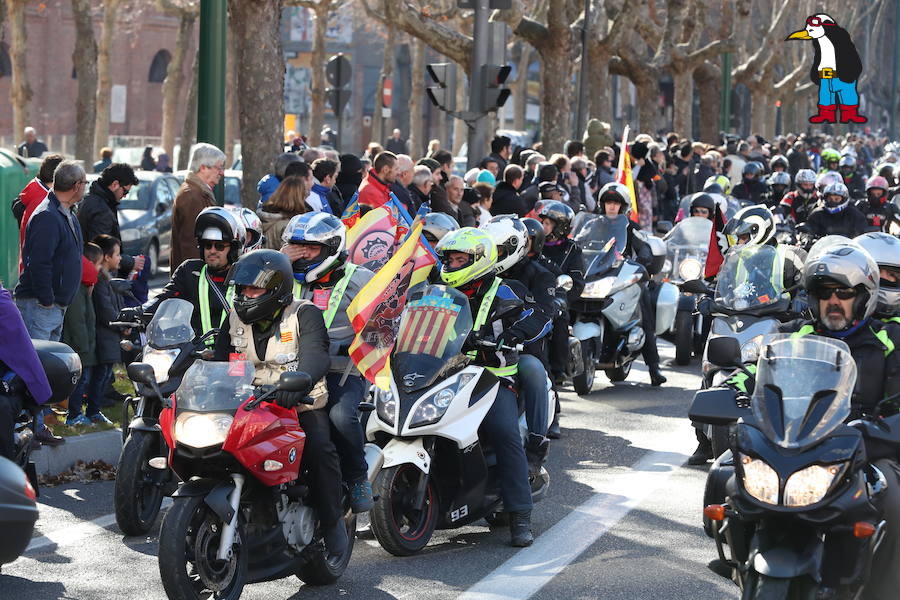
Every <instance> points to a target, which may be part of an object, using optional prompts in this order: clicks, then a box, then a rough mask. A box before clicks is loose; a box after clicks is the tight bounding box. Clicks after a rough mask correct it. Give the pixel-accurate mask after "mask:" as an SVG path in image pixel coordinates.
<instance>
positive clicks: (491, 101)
mask: <svg viewBox="0 0 900 600" xmlns="http://www.w3.org/2000/svg"><path fill="white" fill-rule="evenodd" d="M510 71H512V67H510V66H509V65H481V81H482V82H484V91H483V96H482V100H483V102H482V106H481V110H482V111H484V112H493V111H495V110H497V109H498V108H500V107H501V106H503V105H504V104H506V100H507V98H509V95H510V93H511V92H510V90H509V88H507V87H504V85H503V84H504V83H506V79H507V78H508V77H509V73H510Z"/></svg>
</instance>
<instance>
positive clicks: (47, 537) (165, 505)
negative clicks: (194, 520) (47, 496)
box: [25, 498, 172, 553]
mask: <svg viewBox="0 0 900 600" xmlns="http://www.w3.org/2000/svg"><path fill="white" fill-rule="evenodd" d="M170 506H172V499H171V498H163V502H162V508H161V510H168V509H169V507H170ZM115 523H116V515H115V513H113V514H109V515H103V516H102V517H97V518H96V519H94V520H92V521H85V522H84V523H79V524H78V525H74V526H72V527H64V528H61V529H59V530H56V531H51V532H49V533H46V534H44V535H42V536H39V537H36V538H34V539H33V540H31V543H30V544H28V547H27V548H26V549H25V553H29V552H34V551H36V550H41V549H43V548H46V547H47V546H56V547H59V546H68V545H70V544H74V543H75V542H80V541H81V540H83V539H86V538H89V537H93V536H95V535H100V534H102V533H110V531H109V529H108V528H109V527H111V526H112V525H115Z"/></svg>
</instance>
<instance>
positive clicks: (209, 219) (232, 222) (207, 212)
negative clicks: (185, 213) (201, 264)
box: [194, 206, 247, 263]
mask: <svg viewBox="0 0 900 600" xmlns="http://www.w3.org/2000/svg"><path fill="white" fill-rule="evenodd" d="M194 237H196V238H197V244H198V246H199V247H200V251H201V253H202V252H203V247H202V245H203V241H211V242H212V241H216V242H219V241H220V242H229V243H230V245H231V249H230V250H229V251H228V262H229V263H233V262H235V261H236V260H237V259H238V257H239V256H240V255H241V254H242V252H243V249H244V242H245V241H246V238H247V232H246V230H245V229H244V224H243V222H242V221H241V219H239V218H237V217H236V216H235V215H234V214H233V213H232V212H231V211H229V210H227V209H225V208H222V207H221V206H210V207H209V208H204V209H203V210H201V211H200V214H198V215H197V219H196V221H194ZM201 256H202V254H201Z"/></svg>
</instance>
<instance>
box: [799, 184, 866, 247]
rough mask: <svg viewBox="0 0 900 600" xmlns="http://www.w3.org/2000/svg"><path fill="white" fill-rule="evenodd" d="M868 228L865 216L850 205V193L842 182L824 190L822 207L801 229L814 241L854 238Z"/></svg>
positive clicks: (813, 213)
mask: <svg viewBox="0 0 900 600" xmlns="http://www.w3.org/2000/svg"><path fill="white" fill-rule="evenodd" d="M868 228H869V226H868V223H867V222H866V217H865V215H863V214H862V213H861V212H860V211H859V209H858V208H856V207H855V206H853V205H851V204H850V192H849V191H848V190H847V186H846V185H844V184H843V183H842V182H839V183H832V184H831V185H829V186H828V187H826V188H825V193H824V204H823V206H820V207H819V208H817V209H815V210H814V211H812V213H810V215H809V218H808V219H807V220H806V223H804V225H803V227H802V229H803V230H804V231H805V232H807V233H809V234H810V235H811V237H812V239H814V240H817V239H819V238H821V237H825V236H826V235H843V236H845V237H848V238H854V237H856V236H858V235H860V234H862V233H865V231H866V230H867V229H868Z"/></svg>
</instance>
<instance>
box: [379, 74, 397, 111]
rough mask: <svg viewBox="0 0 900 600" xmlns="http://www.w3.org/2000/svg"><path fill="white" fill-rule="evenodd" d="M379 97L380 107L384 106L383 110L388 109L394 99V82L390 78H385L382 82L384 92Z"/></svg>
mask: <svg viewBox="0 0 900 600" xmlns="http://www.w3.org/2000/svg"><path fill="white" fill-rule="evenodd" d="M381 96H382V98H381V100H382V102H381V104H382V106H384V107H385V108H390V107H391V101H392V100H393V99H394V82H393V81H392V80H391V78H390V77H386V78H385V80H384V90H383V92H382V94H381Z"/></svg>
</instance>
